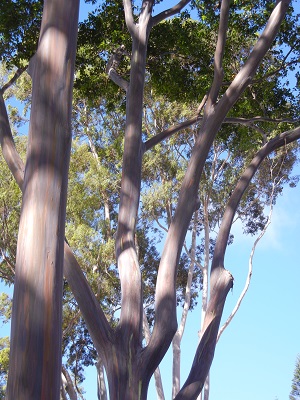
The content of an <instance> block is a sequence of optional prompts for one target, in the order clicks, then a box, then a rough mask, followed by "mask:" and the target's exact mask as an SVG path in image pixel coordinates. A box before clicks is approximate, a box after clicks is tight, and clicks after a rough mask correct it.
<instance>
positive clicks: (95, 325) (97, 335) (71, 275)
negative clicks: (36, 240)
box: [64, 242, 114, 360]
mask: <svg viewBox="0 0 300 400" xmlns="http://www.w3.org/2000/svg"><path fill="white" fill-rule="evenodd" d="M64 250H65V251H64V275H65V277H66V279H67V281H68V283H69V285H70V288H71V290H72V293H73V294H74V296H75V299H76V301H77V303H78V306H79V308H80V311H81V313H82V316H83V318H84V320H85V323H86V324H87V327H88V329H89V333H90V335H91V337H92V339H93V343H94V345H95V347H96V349H97V352H98V353H99V354H100V356H101V358H103V359H105V360H107V358H108V357H109V354H110V350H111V349H110V344H111V343H112V341H113V338H114V332H113V330H112V328H111V327H110V325H109V323H108V321H107V319H106V317H105V315H104V313H103V311H102V308H101V307H100V304H99V302H98V301H97V299H96V297H95V295H94V293H93V291H92V289H91V287H90V285H89V283H88V282H87V280H86V278H85V276H84V274H83V272H82V270H81V268H80V266H79V264H78V262H77V260H76V258H75V256H74V254H73V253H72V251H71V249H70V247H69V245H68V244H67V243H66V242H65V249H64Z"/></svg>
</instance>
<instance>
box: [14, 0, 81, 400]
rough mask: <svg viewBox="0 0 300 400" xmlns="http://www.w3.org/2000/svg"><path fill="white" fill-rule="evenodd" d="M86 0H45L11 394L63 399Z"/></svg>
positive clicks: (35, 64) (35, 71) (35, 67)
mask: <svg viewBox="0 0 300 400" xmlns="http://www.w3.org/2000/svg"><path fill="white" fill-rule="evenodd" d="M78 11H79V1H78V0H75V1H69V0H63V1H58V0H46V1H45V4H44V12H43V20H42V26H41V32H40V41H39V46H38V50H37V53H36V55H35V56H34V58H33V59H32V60H31V65H30V73H31V76H32V82H33V92H32V107H31V117H30V132H29V141H28V152H27V159H26V166H25V176H24V183H23V200H22V211H21V220H20V227H19V236H18V249H17V261H16V275H15V286H14V300H13V310H12V325H11V353H10V364H9V376H8V385H7V399H8V400H10V399H14V400H15V399H19V400H22V399H24V400H25V399H28V400H29V399H49V400H50V399H52V400H53V399H59V396H60V385H61V337H62V331H61V326H62V282H63V281H62V279H63V252H64V245H63V243H64V226H65V211H66V193H67V174H68V167H69V157H70V147H71V104H72V89H73V76H74V63H75V54H76V38H77V25H78Z"/></svg>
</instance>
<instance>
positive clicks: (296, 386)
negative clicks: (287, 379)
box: [290, 356, 300, 400]
mask: <svg viewBox="0 0 300 400" xmlns="http://www.w3.org/2000/svg"><path fill="white" fill-rule="evenodd" d="M299 398H300V357H299V356H298V358H297V361H296V366H295V371H294V377H293V381H292V390H291V393H290V400H297V399H299Z"/></svg>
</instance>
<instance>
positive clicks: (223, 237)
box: [211, 127, 300, 274]
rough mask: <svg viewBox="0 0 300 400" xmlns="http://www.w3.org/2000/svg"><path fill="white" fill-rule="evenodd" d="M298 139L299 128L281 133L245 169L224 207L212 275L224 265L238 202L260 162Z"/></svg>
mask: <svg viewBox="0 0 300 400" xmlns="http://www.w3.org/2000/svg"><path fill="white" fill-rule="evenodd" d="M299 138H300V127H297V128H295V129H292V130H290V131H286V132H283V133H282V134H280V135H279V136H276V137H275V138H273V139H271V140H270V141H269V142H267V143H266V144H265V145H264V146H263V147H262V148H261V149H260V150H259V151H258V152H257V153H256V155H255V157H254V158H253V160H252V161H251V163H250V164H249V166H248V167H247V168H246V170H245V171H244V173H243V174H242V176H241V178H240V179H239V181H238V183H237V185H236V187H235V189H234V191H233V193H232V195H231V196H230V199H229V201H228V204H227V206H226V209H225V212H224V215H223V219H222V222H221V226H220V230H219V233H218V237H217V241H216V246H215V251H214V257H213V260H212V268H211V270H212V274H213V272H214V269H216V268H219V267H222V268H223V265H224V256H225V251H226V247H227V243H228V238H229V233H230V229H231V226H232V221H233V218H234V215H235V213H236V210H237V208H238V206H239V203H240V200H241V198H242V196H243V194H244V193H245V190H246V189H247V187H248V185H249V183H250V181H251V179H252V178H253V176H254V174H255V173H256V171H257V170H258V168H259V166H260V164H261V163H262V161H263V160H264V159H265V158H266V157H267V156H268V155H269V154H270V153H271V152H272V151H274V150H276V149H278V148H279V147H282V146H285V145H287V144H289V143H291V142H293V141H295V140H297V139H299Z"/></svg>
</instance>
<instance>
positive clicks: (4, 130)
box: [0, 93, 25, 190]
mask: <svg viewBox="0 0 300 400" xmlns="http://www.w3.org/2000/svg"><path fill="white" fill-rule="evenodd" d="M0 144H1V147H2V153H3V157H4V159H5V161H6V163H7V165H8V168H9V169H10V171H11V173H12V174H13V176H14V178H15V180H16V182H17V184H18V185H19V187H20V189H21V190H22V186H23V179H24V170H25V167H24V163H23V161H22V159H21V157H20V156H19V154H18V152H17V149H16V146H15V142H14V139H13V136H12V132H11V128H10V125H9V120H8V115H7V111H6V106H5V102H4V99H3V95H2V94H1V93H0Z"/></svg>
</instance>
